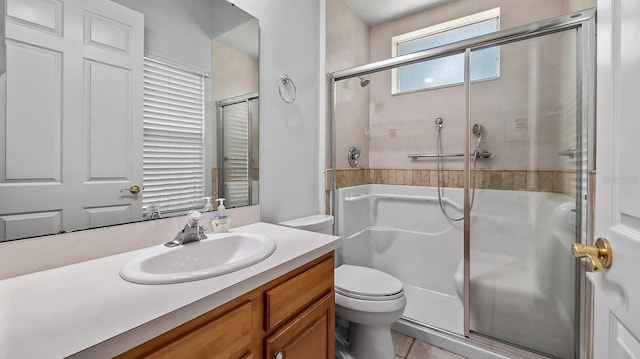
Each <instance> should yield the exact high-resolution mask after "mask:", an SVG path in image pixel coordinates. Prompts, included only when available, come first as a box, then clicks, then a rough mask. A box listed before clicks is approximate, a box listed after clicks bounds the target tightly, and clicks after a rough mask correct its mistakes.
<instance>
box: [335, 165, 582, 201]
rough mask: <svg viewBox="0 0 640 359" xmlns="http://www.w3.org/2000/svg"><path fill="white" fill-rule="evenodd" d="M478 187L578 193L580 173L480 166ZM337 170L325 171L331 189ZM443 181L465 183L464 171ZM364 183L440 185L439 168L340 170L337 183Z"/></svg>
mask: <svg viewBox="0 0 640 359" xmlns="http://www.w3.org/2000/svg"><path fill="white" fill-rule="evenodd" d="M473 180H475V185H476V188H479V189H499V190H511V191H535V192H557V193H565V194H568V195H571V196H574V195H575V191H576V189H575V186H576V175H575V172H570V171H546V170H533V171H523V170H491V169H484V170H476V171H475V176H474V177H473ZM332 181H333V170H330V169H329V170H327V171H326V173H325V189H326V190H330V189H331V187H332V183H331V182H332ZM440 181H441V182H440V185H441V186H443V187H455V188H463V187H464V171H463V170H458V169H445V170H443V171H442V177H441V179H440ZM363 184H392V185H405V186H431V187H435V186H437V185H438V171H437V170H431V169H413V168H400V169H398V168H362V169H351V168H349V169H338V170H336V187H337V188H344V187H352V186H359V185H363Z"/></svg>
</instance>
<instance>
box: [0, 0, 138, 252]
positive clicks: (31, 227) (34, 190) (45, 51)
mask: <svg viewBox="0 0 640 359" xmlns="http://www.w3.org/2000/svg"><path fill="white" fill-rule="evenodd" d="M6 35H7V74H6V75H3V76H2V77H1V78H0V79H1V82H2V83H0V95H2V96H0V99H1V100H0V101H2V105H3V106H2V107H3V108H6V111H0V126H2V127H3V128H5V129H6V131H3V132H4V133H2V134H1V135H0V148H1V149H2V150H3V151H2V152H4V153H5V154H6V155H5V156H0V157H2V158H1V159H0V241H2V240H8V239H13V238H20V237H24V236H28V235H39V234H47V233H52V231H53V232H57V231H71V230H76V229H81V228H88V227H97V226H102V225H109V224H115V223H123V222H130V221H132V220H141V219H142V209H141V207H142V200H141V198H142V196H141V194H137V195H135V194H131V193H130V192H128V191H124V192H120V190H121V189H123V188H129V187H130V186H132V185H134V184H137V185H141V182H142V63H143V52H144V50H143V35H144V18H143V15H142V14H140V13H137V12H135V11H132V10H130V9H127V8H125V7H123V6H121V5H119V4H115V3H113V2H111V1H108V0H66V1H61V0H7V16H6Z"/></svg>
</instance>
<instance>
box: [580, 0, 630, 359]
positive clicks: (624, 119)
mask: <svg viewBox="0 0 640 359" xmlns="http://www.w3.org/2000/svg"><path fill="white" fill-rule="evenodd" d="M597 61H598V65H597V66H598V81H597V85H598V89H597V96H598V106H597V107H598V113H597V147H596V151H597V155H596V160H597V161H596V167H597V181H596V187H597V189H596V191H597V192H596V212H595V216H596V222H595V224H596V228H595V235H596V236H598V237H606V238H607V239H609V241H610V242H611V247H612V252H613V262H612V265H611V267H610V268H609V269H605V270H604V271H603V272H602V273H589V274H588V277H589V279H590V280H591V282H592V283H593V285H594V358H596V359H617V358H640V166H639V165H638V163H639V162H638V153H639V149H638V146H637V144H638V141H639V138H640V99H639V97H638V84H640V2H638V1H627V0H613V1H612V0H600V1H598V59H597Z"/></svg>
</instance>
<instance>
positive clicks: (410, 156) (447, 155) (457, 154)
mask: <svg viewBox="0 0 640 359" xmlns="http://www.w3.org/2000/svg"><path fill="white" fill-rule="evenodd" d="M407 157H409V158H413V159H416V158H436V157H464V153H441V154H440V155H436V154H428V155H424V154H417V153H413V154H410V155H407Z"/></svg>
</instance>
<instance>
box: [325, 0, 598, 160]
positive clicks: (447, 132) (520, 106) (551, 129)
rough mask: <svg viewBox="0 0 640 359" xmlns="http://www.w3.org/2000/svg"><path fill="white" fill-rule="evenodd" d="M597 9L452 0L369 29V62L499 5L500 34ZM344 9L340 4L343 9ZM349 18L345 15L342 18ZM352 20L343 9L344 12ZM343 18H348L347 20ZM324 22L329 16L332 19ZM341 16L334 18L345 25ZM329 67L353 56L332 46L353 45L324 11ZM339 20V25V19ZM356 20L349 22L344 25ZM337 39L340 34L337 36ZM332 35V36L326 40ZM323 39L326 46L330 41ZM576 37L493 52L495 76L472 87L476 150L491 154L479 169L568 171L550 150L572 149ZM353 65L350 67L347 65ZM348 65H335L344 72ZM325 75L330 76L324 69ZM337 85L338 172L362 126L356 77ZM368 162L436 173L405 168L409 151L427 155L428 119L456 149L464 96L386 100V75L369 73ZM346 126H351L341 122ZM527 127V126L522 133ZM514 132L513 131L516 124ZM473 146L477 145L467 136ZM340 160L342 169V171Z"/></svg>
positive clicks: (448, 92) (441, 93) (431, 135)
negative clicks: (439, 124)
mask: <svg viewBox="0 0 640 359" xmlns="http://www.w3.org/2000/svg"><path fill="white" fill-rule="evenodd" d="M327 3H328V9H330V8H334V9H336V8H344V7H346V5H344V1H343V0H331V1H327ZM592 6H595V1H593V0H568V1H566V2H565V1H561V0H548V1H525V0H518V1H515V0H457V1H454V2H448V3H445V4H443V5H440V6H437V7H434V8H431V9H429V10H427V11H423V12H421V13H418V14H414V15H411V16H408V17H405V18H402V19H399V20H396V21H392V22H389V23H385V24H382V25H379V26H376V27H373V28H371V29H370V31H369V40H370V55H369V62H375V61H379V60H384V59H387V58H389V57H390V56H391V37H393V36H395V35H398V34H402V33H405V32H409V31H413V30H416V29H419V28H424V27H428V26H431V25H435V24H439V23H442V22H445V21H449V20H452V19H456V18H459V17H463V16H467V15H471V14H474V13H477V12H480V11H484V10H488V9H492V8H494V7H500V9H501V18H500V24H501V29H507V28H511V27H515V26H519V25H523V24H526V23H531V22H535V21H539V20H543V19H546V18H550V17H554V16H558V15H562V14H565V13H567V12H570V11H575V10H577V9H582V8H588V7H592ZM347 9H348V7H347ZM344 12H348V11H344ZM349 13H350V12H349ZM350 14H351V13H350ZM332 16H335V18H334V19H332ZM344 16H346V15H343V17H342V19H344ZM327 19H328V20H327V22H328V25H327V32H328V35H327V39H328V40H327V58H328V61H327V63H328V64H329V63H331V64H342V58H341V57H340V56H341V54H342V53H336V51H341V50H342V51H343V53H344V56H345V57H346V58H348V59H353V55H352V53H351V52H349V51H345V50H344V49H345V48H350V49H351V50H353V49H352V48H351V47H353V45H351V47H349V44H348V43H347V44H346V45H343V46H342V47H340V46H333V47H332V46H330V44H331V41H333V42H336V41H338V40H339V41H342V42H341V44H345V41H346V40H345V39H348V40H352V41H354V39H356V38H357V37H356V36H355V35H354V33H353V31H351V30H350V29H349V28H346V27H345V26H342V27H339V26H336V27H335V28H333V29H332V26H331V25H330V23H332V24H334V25H335V24H341V22H340V21H338V20H337V19H338V15H332V12H330V11H328V12H327ZM342 21H344V20H342ZM349 21H350V22H357V21H356V20H351V19H350V20H349ZM336 32H337V33H338V34H336ZM329 33H331V36H329V35H330V34H329ZM330 40H331V41H330ZM573 44H574V39H573V36H572V35H568V34H554V35H550V36H547V37H544V38H539V39H535V40H528V41H526V42H519V43H514V44H509V45H503V46H501V48H500V77H499V79H496V80H490V81H484V82H477V83H473V84H472V89H471V111H472V123H476V122H477V123H480V124H482V125H483V127H484V128H485V131H484V136H483V145H482V149H485V150H488V151H491V152H492V153H493V154H494V157H493V158H492V159H491V160H489V161H479V162H478V168H487V169H507V170H567V169H570V168H571V165H572V164H573V163H572V162H571V161H570V160H569V159H568V158H566V157H560V156H558V155H557V153H558V152H559V151H561V150H563V149H565V148H568V147H570V146H572V145H574V144H575V134H574V133H573V131H575V130H574V128H575V116H574V115H575V114H574V112H575V92H574V91H575V88H574V87H573V84H574V83H575V82H574V74H575V69H574V63H575V55H574V52H573V46H574V45H573ZM352 64H353V63H350V65H352ZM346 67H351V66H342V67H340V66H338V68H346ZM328 72H330V69H329V68H328ZM344 82H345V83H344V84H343V83H339V85H338V92H337V97H338V99H339V100H338V106H337V116H336V117H337V118H336V121H337V129H338V136H337V142H338V146H339V147H338V154H337V159H338V166H337V167H338V168H341V167H347V166H348V165H346V161H345V160H344V157H346V155H345V156H343V155H342V153H341V152H342V151H343V150H344V151H345V153H346V149H343V148H341V147H340V146H344V144H346V143H347V142H349V141H361V140H363V139H364V138H363V136H364V135H363V132H364V128H363V127H365V128H366V126H367V124H366V123H363V122H362V120H361V119H360V118H359V117H357V116H356V115H355V114H354V112H355V111H362V110H361V109H360V108H359V107H358V106H356V105H355V104H356V103H357V102H356V100H355V95H354V94H355V93H357V91H358V90H359V85H358V83H357V81H356V80H354V79H351V80H347V81H344ZM369 89H370V99H369V121H368V128H369V133H370V134H369V139H368V140H369V152H368V154H369V158H368V161H367V162H366V164H367V165H368V166H369V167H371V168H425V169H432V168H435V161H434V160H419V161H415V160H414V161H412V160H411V159H409V158H407V154H409V153H434V152H435V151H436V131H435V126H434V119H435V118H436V117H442V118H444V120H445V124H444V129H443V132H442V141H443V143H442V146H443V150H444V152H462V151H463V146H464V145H463V143H464V142H463V141H464V139H465V138H466V134H465V131H464V115H465V112H464V111H465V108H464V92H463V87H462V86H461V85H458V86H451V87H446V88H441V89H433V90H428V91H420V92H415V93H410V94H402V95H395V96H391V94H390V92H391V72H390V71H386V72H382V73H377V74H372V75H371V83H370V85H369ZM346 121H350V124H345V123H342V122H346ZM523 123H526V129H523V128H522V125H523ZM517 125H519V126H517ZM471 140H472V142H471V146H473V145H474V144H475V138H472V139H471ZM343 163H344V164H343ZM445 166H446V167H447V168H451V169H461V168H462V167H463V162H462V161H461V160H460V159H457V160H456V159H449V160H447V161H446V163H445Z"/></svg>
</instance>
